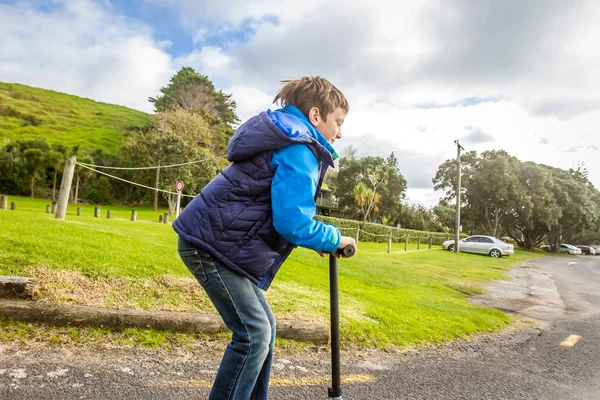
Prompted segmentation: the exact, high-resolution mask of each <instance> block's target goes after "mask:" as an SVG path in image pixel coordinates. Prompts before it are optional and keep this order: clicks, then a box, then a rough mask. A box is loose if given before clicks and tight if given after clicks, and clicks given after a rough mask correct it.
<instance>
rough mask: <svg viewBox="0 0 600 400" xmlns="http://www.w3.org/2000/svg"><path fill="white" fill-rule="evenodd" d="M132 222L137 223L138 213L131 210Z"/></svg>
mask: <svg viewBox="0 0 600 400" xmlns="http://www.w3.org/2000/svg"><path fill="white" fill-rule="evenodd" d="M131 220H132V221H133V222H135V221H137V211H135V210H131Z"/></svg>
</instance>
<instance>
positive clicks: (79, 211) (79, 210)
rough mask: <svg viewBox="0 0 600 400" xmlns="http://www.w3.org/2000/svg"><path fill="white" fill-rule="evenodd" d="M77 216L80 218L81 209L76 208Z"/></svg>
mask: <svg viewBox="0 0 600 400" xmlns="http://www.w3.org/2000/svg"><path fill="white" fill-rule="evenodd" d="M77 216H78V217H80V216H81V207H77Z"/></svg>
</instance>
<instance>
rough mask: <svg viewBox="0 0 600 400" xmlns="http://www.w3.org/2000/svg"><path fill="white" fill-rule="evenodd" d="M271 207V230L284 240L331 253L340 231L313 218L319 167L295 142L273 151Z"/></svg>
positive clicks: (306, 149)
mask: <svg viewBox="0 0 600 400" xmlns="http://www.w3.org/2000/svg"><path fill="white" fill-rule="evenodd" d="M271 167H273V169H274V170H275V175H274V176H273V181H272V182H271V206H272V209H273V225H274V227H275V231H277V233H279V234H280V235H281V236H282V237H283V238H284V239H285V240H287V241H288V242H291V243H293V244H295V245H297V246H301V247H306V248H309V249H312V250H319V251H324V252H328V253H331V252H334V251H335V250H337V248H338V247H339V245H340V242H341V235H340V231H339V230H338V229H337V228H336V227H335V226H333V225H326V224H324V223H322V222H320V221H317V220H315V219H314V216H315V212H316V208H317V207H316V204H315V193H316V191H317V185H318V183H319V182H318V181H319V164H318V162H317V159H316V157H315V155H314V154H313V153H312V151H311V150H310V149H309V148H308V146H306V145H304V144H301V143H297V144H292V145H290V146H286V147H284V148H282V149H279V150H277V151H275V152H273V155H272V157H271Z"/></svg>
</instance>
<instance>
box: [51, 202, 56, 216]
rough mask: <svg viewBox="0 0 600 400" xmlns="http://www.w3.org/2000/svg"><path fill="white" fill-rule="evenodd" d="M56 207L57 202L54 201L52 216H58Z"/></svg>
mask: <svg viewBox="0 0 600 400" xmlns="http://www.w3.org/2000/svg"><path fill="white" fill-rule="evenodd" d="M56 206H57V204H56V202H55V201H53V202H52V208H51V209H52V214H56Z"/></svg>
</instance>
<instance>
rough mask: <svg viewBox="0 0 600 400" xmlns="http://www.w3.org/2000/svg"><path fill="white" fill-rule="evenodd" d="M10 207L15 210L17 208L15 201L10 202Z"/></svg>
mask: <svg viewBox="0 0 600 400" xmlns="http://www.w3.org/2000/svg"><path fill="white" fill-rule="evenodd" d="M10 209H11V210H16V209H17V203H15V202H14V201H11V202H10Z"/></svg>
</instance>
